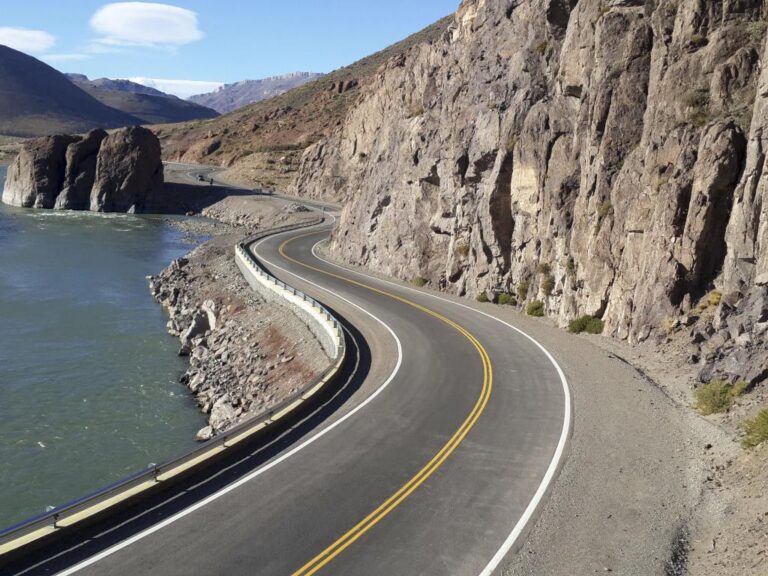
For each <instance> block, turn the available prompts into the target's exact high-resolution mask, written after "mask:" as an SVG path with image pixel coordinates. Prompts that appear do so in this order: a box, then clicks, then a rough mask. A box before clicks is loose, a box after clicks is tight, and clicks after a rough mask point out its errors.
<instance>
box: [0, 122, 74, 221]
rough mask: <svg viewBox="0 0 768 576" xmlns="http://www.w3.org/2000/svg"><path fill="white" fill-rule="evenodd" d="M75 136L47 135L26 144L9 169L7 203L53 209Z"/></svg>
mask: <svg viewBox="0 0 768 576" xmlns="http://www.w3.org/2000/svg"><path fill="white" fill-rule="evenodd" d="M76 141H77V138H76V137H72V136H47V137H44V138H39V139H37V140H34V141H32V142H29V143H27V144H25V145H24V146H23V147H22V149H21V151H20V152H19V155H18V156H17V157H16V160H15V161H14V162H13V164H11V166H10V167H9V168H8V177H7V179H6V182H5V188H4V189H3V202H4V203H5V204H10V205H12V206H22V207H24V208H53V205H54V202H55V200H56V195H57V194H58V193H59V190H61V184H62V182H63V181H64V174H65V169H66V162H65V159H64V156H65V154H66V151H67V146H69V144H70V143H72V142H76Z"/></svg>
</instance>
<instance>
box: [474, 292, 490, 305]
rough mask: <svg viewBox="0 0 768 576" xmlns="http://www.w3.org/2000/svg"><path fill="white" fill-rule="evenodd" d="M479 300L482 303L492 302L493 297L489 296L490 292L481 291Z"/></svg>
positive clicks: (478, 296)
mask: <svg viewBox="0 0 768 576" xmlns="http://www.w3.org/2000/svg"><path fill="white" fill-rule="evenodd" d="M477 301H478V302H480V303H482V304H486V303H488V302H490V301H491V299H490V298H488V294H486V293H485V292H480V294H478V295H477Z"/></svg>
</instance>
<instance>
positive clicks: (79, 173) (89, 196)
mask: <svg viewBox="0 0 768 576" xmlns="http://www.w3.org/2000/svg"><path fill="white" fill-rule="evenodd" d="M162 188H163V164H162V161H161V159H160V142H159V140H158V139H157V137H156V136H155V135H154V134H153V133H152V132H151V131H150V130H147V129H146V128H142V127H139V126H134V127H131V128H123V129H120V130H116V131H114V132H112V133H111V134H109V135H108V134H107V133H106V132H105V131H103V130H92V131H91V132H89V133H88V134H86V135H85V136H47V137H44V138H38V139H36V140H31V141H30V142H28V143H26V144H25V145H24V147H23V148H22V150H21V152H20V154H19V155H18V157H17V158H16V160H15V161H14V163H13V164H12V165H11V166H10V168H9V170H8V178H7V181H6V183H5V189H4V190H3V197H2V199H3V202H5V203H6V204H10V205H13V206H22V207H26V208H55V209H62V210H67V209H68V210H92V211H95V212H143V211H145V210H147V209H151V208H152V207H153V206H155V205H156V204H157V203H158V200H159V197H160V195H161V194H162Z"/></svg>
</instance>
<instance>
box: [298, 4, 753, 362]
mask: <svg viewBox="0 0 768 576" xmlns="http://www.w3.org/2000/svg"><path fill="white" fill-rule="evenodd" d="M765 35H766V21H765V7H764V3H763V1H762V0H708V1H706V2H704V1H701V0H602V1H601V0H580V1H577V0H465V1H464V2H462V4H461V6H460V8H459V10H458V11H457V13H456V15H455V18H454V22H453V24H452V25H451V27H450V28H449V30H448V31H447V32H445V33H444V34H443V35H442V37H441V38H440V39H439V40H437V41H434V42H432V43H430V44H422V45H419V46H416V47H414V48H412V49H411V50H410V51H408V52H407V53H405V54H403V55H400V56H398V57H397V58H394V59H391V60H390V61H389V62H388V63H387V64H386V65H384V66H383V67H382V68H381V69H380V70H379V72H378V74H377V76H376V78H375V80H374V81H373V82H371V83H370V84H369V85H368V86H366V87H365V89H364V90H363V93H362V95H361V97H360V99H359V100H358V102H357V104H356V105H355V107H353V108H352V109H351V110H350V112H349V113H348V115H347V116H346V119H345V121H344V123H343V124H342V125H341V126H340V127H339V129H337V130H336V131H335V132H334V134H333V135H332V136H331V137H329V138H327V139H324V140H322V141H320V142H318V143H316V144H314V145H313V146H311V147H310V148H308V149H307V150H306V151H305V153H304V154H303V157H302V161H301V167H300V174H299V177H298V180H297V184H296V188H295V192H296V193H298V194H302V195H307V196H311V197H326V198H327V197H328V196H331V197H332V198H335V199H339V200H343V201H345V203H346V205H345V208H344V212H343V215H342V217H341V219H340V222H339V226H338V228H337V230H336V232H335V233H334V236H333V239H332V243H331V250H332V252H333V253H334V254H335V255H336V256H338V257H341V258H342V259H345V260H347V261H349V262H353V263H355V264H361V265H365V266H369V267H372V268H374V269H376V270H379V271H382V272H385V273H388V274H392V275H395V276H398V277H401V278H404V279H413V278H416V277H422V278H424V279H426V280H427V281H429V282H430V284H432V285H433V286H436V287H440V288H442V289H445V290H448V291H451V292H454V293H458V294H465V295H468V296H472V297H474V296H476V295H478V294H480V293H482V292H488V293H490V294H499V293H503V292H508V293H512V294H514V295H516V296H517V298H518V300H519V302H520V303H521V304H522V303H525V302H530V301H533V300H541V301H543V302H544V306H545V309H546V313H547V314H548V315H550V316H552V317H555V318H557V319H558V320H559V321H560V322H561V323H565V322H567V321H568V320H570V319H572V318H574V317H577V316H580V315H583V314H590V315H595V316H599V317H601V318H603V320H604V321H605V326H606V328H605V331H606V332H607V333H610V334H612V335H614V336H617V337H619V338H624V339H629V340H631V341H640V340H644V339H647V338H648V337H649V336H651V335H663V334H665V333H666V331H667V330H669V329H670V326H671V325H672V324H673V323H674V322H675V320H676V319H677V318H679V317H680V316H682V315H685V314H694V313H698V311H700V310H701V309H702V308H703V307H707V306H715V305H717V306H718V314H719V315H720V316H721V317H723V316H726V315H728V314H729V312H728V311H727V310H726V311H725V312H723V310H724V308H723V306H728V305H730V306H732V309H734V310H736V313H738V311H739V310H743V309H744V307H745V306H746V305H747V303H748V302H753V301H754V299H755V298H756V297H759V296H760V295H761V294H762V290H763V288H762V287H763V285H766V284H768V244H767V243H768V215H766V214H765V211H766V210H768V202H763V198H764V197H765V195H766V194H768V188H767V187H766V185H765V178H764V177H763V175H764V173H765V168H764V161H765V150H766V148H767V147H768V131H766V130H765V128H766V127H768V115H766V112H767V111H768V110H766V109H767V108H768V72H763V73H762V75H761V72H760V71H761V69H763V67H764V66H763V64H764V61H765V59H766V54H765V46H764V45H765ZM713 290H718V291H719V292H722V293H725V295H726V298H723V300H724V301H727V303H726V304H723V305H719V304H717V301H718V300H719V295H718V294H719V292H718V294H711V291H713ZM761 301H762V300H761ZM710 302H712V304H709V303H710ZM763 308H765V307H763ZM766 312H768V310H766ZM760 316H761V318H762V316H766V318H768V313H766V314H761V315H760ZM766 318H763V320H765V319H766ZM715 324H717V322H715ZM720 329H721V328H720V327H719V326H715V327H714V328H708V330H709V331H712V330H720ZM750 329H751V328H750V327H747V328H745V327H744V326H742V327H741V328H740V329H736V330H735V332H738V331H739V330H740V333H744V331H745V330H746V331H747V332H749V330H750ZM706 337H708V336H706ZM710 360H712V358H711V357H710Z"/></svg>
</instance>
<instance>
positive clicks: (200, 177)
mask: <svg viewBox="0 0 768 576" xmlns="http://www.w3.org/2000/svg"><path fill="white" fill-rule="evenodd" d="M197 181H198V182H205V177H204V176H203V175H202V174H198V175H197Z"/></svg>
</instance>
